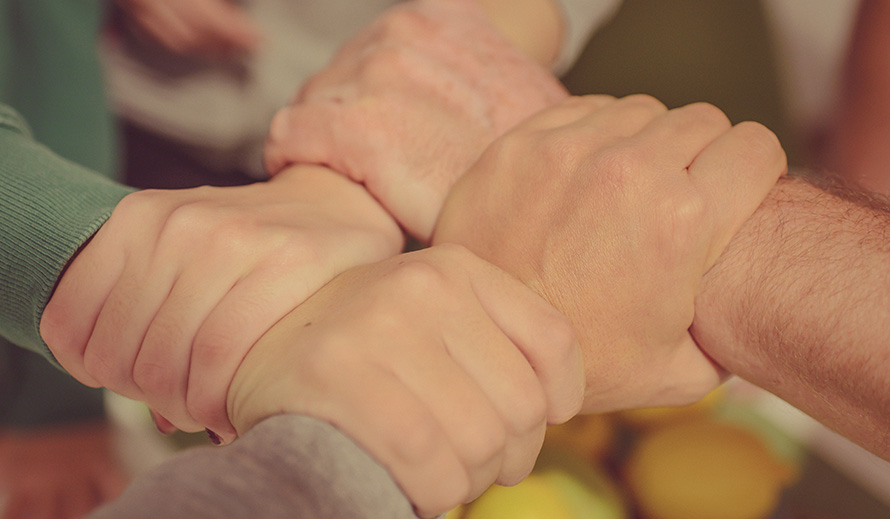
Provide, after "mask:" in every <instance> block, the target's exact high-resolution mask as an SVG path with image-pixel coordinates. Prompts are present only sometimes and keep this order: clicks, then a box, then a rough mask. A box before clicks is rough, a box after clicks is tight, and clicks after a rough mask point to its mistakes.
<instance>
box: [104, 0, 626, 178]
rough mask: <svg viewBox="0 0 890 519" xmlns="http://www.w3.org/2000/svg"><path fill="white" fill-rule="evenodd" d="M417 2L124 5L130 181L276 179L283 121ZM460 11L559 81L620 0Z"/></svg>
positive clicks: (110, 48)
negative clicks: (273, 151) (479, 13)
mask: <svg viewBox="0 0 890 519" xmlns="http://www.w3.org/2000/svg"><path fill="white" fill-rule="evenodd" d="M405 3H407V4H410V3H412V2H401V1H398V0H371V1H363V2H352V1H348V0H335V1H325V2H321V1H309V2H305V1H303V2H298V1H294V0H243V1H237V2H234V1H232V0H193V1H191V2H182V1H179V0H116V1H115V4H116V5H117V6H118V9H117V15H116V16H115V18H114V20H115V23H114V24H113V29H112V30H110V31H109V32H108V34H107V37H106V38H105V40H104V44H103V46H102V48H103V52H102V56H103V61H104V64H105V67H106V72H107V79H108V86H109V92H110V96H111V99H112V104H113V106H114V110H115V111H116V113H117V114H118V115H119V116H120V117H121V121H122V127H123V136H124V149H125V153H124V155H125V158H126V160H125V173H126V175H125V177H126V180H127V182H128V183H129V184H130V185H134V186H137V187H191V186H195V185H201V184H210V185H232V184H243V183H247V182H252V181H256V180H260V179H264V178H266V172H265V171H264V169H263V164H262V148H263V141H264V140H265V137H266V134H267V133H268V129H269V123H270V121H271V119H272V116H273V115H274V114H275V112H276V111H277V110H278V109H280V108H281V107H282V106H284V105H286V104H287V103H288V101H289V100H290V99H292V98H293V96H294V95H295V93H296V92H297V91H298V90H299V88H300V87H301V85H302V84H303V83H304V82H305V81H306V80H307V79H308V78H310V77H311V76H312V75H313V74H315V73H317V72H319V71H320V70H322V69H324V68H325V67H326V65H327V64H328V63H329V62H330V61H331V59H332V58H333V57H334V55H335V52H336V51H337V50H338V49H339V48H340V47H341V46H342V45H343V44H345V43H346V42H347V41H348V40H350V38H352V37H353V36H354V35H355V34H357V33H358V32H359V31H360V30H362V29H363V28H365V27H366V26H368V25H369V24H370V23H371V22H372V21H373V20H374V19H375V18H377V17H378V16H379V15H380V14H381V13H382V12H384V11H385V10H386V9H388V8H390V7H393V6H395V5H399V4H405ZM452 3H453V4H454V5H457V6H460V5H464V6H465V7H461V9H470V10H471V11H475V10H476V9H478V7H481V8H482V9H483V10H484V11H485V12H486V13H487V14H488V15H489V17H490V19H491V20H492V21H493V22H494V25H495V26H496V27H497V28H498V29H499V30H500V31H501V33H502V34H503V35H505V36H506V37H507V39H508V40H510V41H511V42H512V43H513V44H514V45H516V46H517V47H518V48H520V49H521V50H523V51H525V52H526V53H527V54H528V55H529V56H531V57H532V58H533V59H534V60H535V61H537V62H538V63H540V64H541V65H543V66H545V67H547V68H548V69H550V70H552V71H554V73H556V74H559V73H561V72H564V71H565V70H567V69H568V67H569V66H570V65H571V64H572V63H573V62H574V60H575V59H576V58H577V56H578V54H579V53H580V51H581V49H582V48H583V46H584V43H585V42H586V41H587V39H588V37H589V36H590V34H591V33H592V32H593V31H594V30H595V28H596V27H597V26H599V25H601V24H602V23H604V21H605V20H607V19H608V17H609V15H610V14H611V13H612V12H613V11H614V10H615V8H616V7H617V5H618V4H619V3H620V1H619V0H596V1H592V2H591V1H586V2H584V1H578V0H545V1H541V0H523V1H520V2H515V1H507V0H477V1H474V2H452ZM468 13H469V11H468ZM449 23H458V24H460V23H461V21H460V19H459V18H458V19H452V20H451V21H450V22H449ZM456 52H458V54H456V55H455V59H461V55H460V54H459V53H460V52H463V51H462V50H458V49H456Z"/></svg>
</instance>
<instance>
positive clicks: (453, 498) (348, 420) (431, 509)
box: [308, 367, 469, 517]
mask: <svg viewBox="0 0 890 519" xmlns="http://www.w3.org/2000/svg"><path fill="white" fill-rule="evenodd" d="M344 368H345V369H344V370H343V371H342V372H341V373H343V374H344V375H346V376H344V377H343V379H342V380H331V381H330V382H331V384H330V385H329V387H330V392H328V394H334V391H336V393H337V394H339V395H340V396H341V397H342V401H343V402H345V403H346V404H347V405H345V406H336V405H334V406H332V407H331V408H330V409H327V410H321V413H320V414H318V415H317V416H320V417H321V418H322V419H327V420H329V421H330V422H331V423H332V424H333V425H334V426H336V427H338V428H339V429H340V430H341V431H343V432H344V434H346V435H348V436H350V437H351V438H353V439H354V440H355V441H356V442H357V443H358V444H359V445H360V446H361V447H362V448H363V449H365V450H366V451H367V452H368V453H369V454H370V455H371V456H372V457H374V458H375V459H377V460H378V461H380V462H381V463H383V464H384V466H386V468H387V470H389V472H390V474H391V475H392V476H393V479H395V480H396V482H397V483H398V484H399V486H400V487H401V488H402V490H403V491H404V492H405V494H406V495H407V496H408V497H409V498H410V499H411V501H412V502H413V503H414V505H415V507H416V509H417V511H418V512H419V514H420V515H421V516H423V517H429V516H434V515H437V514H441V513H444V512H446V511H447V510H449V509H450V508H452V507H454V505H455V504H456V503H461V502H463V501H464V500H465V499H466V496H467V495H468V492H469V490H468V489H469V482H468V481H467V479H466V472H465V470H464V467H463V465H462V464H461V462H460V460H459V459H458V458H457V457H456V455H455V453H454V451H453V449H452V448H451V444H450V442H449V441H448V438H447V437H446V435H445V433H444V432H443V431H442V429H441V428H440V427H439V424H438V422H437V420H436V419H435V417H434V416H433V415H432V413H431V412H430V411H429V410H428V409H427V408H426V406H425V404H424V403H423V402H421V401H420V400H418V399H417V397H415V396H414V394H413V393H412V392H411V391H409V390H408V389H407V388H406V387H405V386H404V385H403V384H402V383H401V382H400V381H398V380H397V379H396V378H394V377H393V376H392V374H390V373H387V372H380V371H369V370H365V369H361V371H359V372H356V370H349V369H348V367H344ZM367 388H374V391H368V390H367ZM308 414H314V413H308ZM406 432H407V434H406ZM384 460H391V461H390V462H388V463H386V462H384Z"/></svg>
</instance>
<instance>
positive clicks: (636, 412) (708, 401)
mask: <svg viewBox="0 0 890 519" xmlns="http://www.w3.org/2000/svg"><path fill="white" fill-rule="evenodd" d="M725 398H726V395H725V390H724V389H723V386H718V387H717V389H715V390H713V391H711V392H710V393H708V394H707V395H705V396H704V398H702V399H701V400H699V401H698V402H696V403H694V404H690V405H684V406H678V407H648V408H644V409H628V410H625V411H619V412H618V417H619V418H620V419H621V420H622V421H623V422H624V423H626V424H628V425H630V426H632V427H637V428H641V429H650V428H653V427H660V426H662V425H667V424H671V423H676V422H680V421H684V420H692V419H697V418H701V417H703V416H707V415H710V414H711V413H713V412H714V410H715V409H717V407H718V406H719V405H720V404H721V403H723V401H724V400H725Z"/></svg>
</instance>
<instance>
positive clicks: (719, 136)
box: [434, 96, 786, 412]
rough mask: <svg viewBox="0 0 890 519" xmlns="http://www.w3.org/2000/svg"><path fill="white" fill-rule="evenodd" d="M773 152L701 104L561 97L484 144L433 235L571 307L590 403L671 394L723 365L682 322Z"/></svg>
mask: <svg viewBox="0 0 890 519" xmlns="http://www.w3.org/2000/svg"><path fill="white" fill-rule="evenodd" d="M785 167H786V163H785V154H784V152H783V151H782V149H781V147H780V146H779V144H778V141H777V140H776V138H775V136H774V135H773V134H772V133H771V132H769V131H768V130H766V129H765V128H764V127H762V126H760V125H758V124H756V123H741V124H738V125H736V126H731V125H730V123H729V121H728V120H727V119H726V116H725V115H723V113H721V112H720V111H719V110H717V109H716V108H714V107H713V106H710V105H706V104H694V105H689V106H686V107H683V108H678V109H675V110H670V111H668V110H667V109H666V108H665V107H664V106H663V105H662V104H661V103H659V102H658V101H656V100H655V99H653V98H651V97H648V96H630V97H627V98H624V99H619V100H615V99H613V98H610V97H606V96H592V97H587V98H573V99H570V100H568V101H566V102H564V103H562V104H560V105H559V106H556V107H554V108H552V109H549V110H545V111H543V112H541V113H540V114H538V115H535V116H534V117H532V118H530V119H529V120H528V121H526V122H524V123H522V124H521V125H519V126H518V127H517V128H516V129H515V130H513V131H511V132H510V133H509V134H507V135H506V136H504V137H503V138H501V139H500V140H498V141H497V142H496V143H494V144H493V145H492V146H491V147H489V148H488V150H486V152H485V153H484V154H483V156H482V158H481V159H480V160H479V162H477V163H476V165H474V166H473V167H472V168H471V169H470V171H469V172H468V173H467V174H466V175H465V176H464V177H463V178H462V179H461V180H460V181H459V182H458V183H457V184H456V185H455V186H454V188H453V190H452V192H451V193H450V195H449V197H448V200H447V202H446V204H445V207H444V208H443V210H442V214H441V218H440V221H439V223H438V226H437V229H436V233H435V236H434V243H445V242H454V243H461V244H463V245H465V246H467V248H469V249H470V250H471V251H473V252H475V253H476V254H478V255H479V256H480V257H482V258H484V259H486V260H488V261H491V262H492V263H494V264H495V265H498V266H499V267H501V268H503V269H504V270H506V271H508V272H510V273H512V274H514V275H516V276H517V277H519V278H520V279H521V280H523V281H524V282H525V283H526V284H528V285H530V286H531V287H533V288H534V289H535V290H537V291H538V293H540V294H541V295H543V296H544V298H545V299H547V300H548V301H550V302H551V303H552V304H553V305H554V306H555V307H556V308H557V309H559V310H560V311H562V312H563V313H565V315H566V316H568V317H569V318H570V319H571V321H572V322H573V324H574V325H575V328H576V331H577V333H578V336H579V341H580V344H581V348H582V351H583V352H584V355H585V366H586V370H587V395H586V398H585V410H586V411H591V412H593V411H610V410H614V409H620V408H630V407H648V406H662V405H682V404H685V403H690V402H693V401H695V400H697V399H699V398H701V397H702V396H703V395H704V394H706V393H707V392H708V391H709V390H710V389H712V388H713V387H715V386H716V385H718V384H719V382H720V381H721V376H722V375H723V373H722V370H721V369H720V368H719V367H718V366H716V365H715V364H713V363H712V362H711V361H710V359H709V358H708V357H707V356H706V355H705V354H703V353H702V352H701V350H699V348H698V347H697V346H696V344H695V342H694V341H693V340H692V338H691V337H690V335H689V332H688V328H689V327H690V325H691V324H692V319H693V314H694V306H693V303H694V300H695V297H696V292H697V288H698V286H699V282H700V280H701V278H702V275H703V274H704V273H705V272H706V271H707V270H708V269H709V268H710V266H711V265H713V264H714V261H715V260H716V259H717V257H718V256H719V255H720V253H721V251H722V250H723V248H724V247H725V246H726V244H727V243H728V241H729V239H730V238H731V237H732V235H733V234H734V233H735V231H736V230H737V229H738V228H739V227H740V226H741V224H742V223H743V222H744V221H745V220H746V219H747V218H748V216H750V215H751V214H752V213H753V212H754V210H755V209H756V208H757V206H758V205H759V204H760V202H761V200H763V198H764V197H765V196H766V194H767V192H768V191H769V189H770V188H771V187H772V186H773V185H774V184H775V182H776V179H777V178H778V177H779V176H780V175H781V174H782V173H783V172H784V170H785Z"/></svg>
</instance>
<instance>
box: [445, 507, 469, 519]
mask: <svg viewBox="0 0 890 519" xmlns="http://www.w3.org/2000/svg"><path fill="white" fill-rule="evenodd" d="M463 516H464V507H463V506H458V507H457V508H452V509H451V510H449V511H448V513H447V514H445V519H463Z"/></svg>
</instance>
